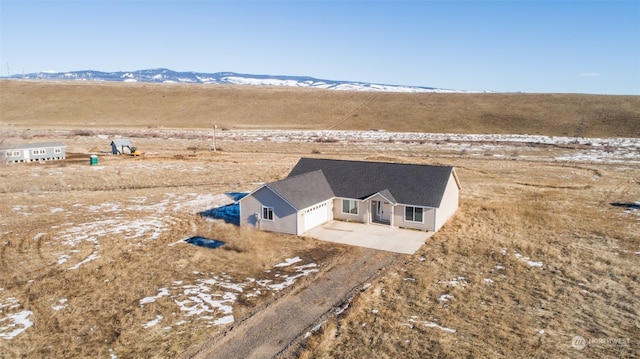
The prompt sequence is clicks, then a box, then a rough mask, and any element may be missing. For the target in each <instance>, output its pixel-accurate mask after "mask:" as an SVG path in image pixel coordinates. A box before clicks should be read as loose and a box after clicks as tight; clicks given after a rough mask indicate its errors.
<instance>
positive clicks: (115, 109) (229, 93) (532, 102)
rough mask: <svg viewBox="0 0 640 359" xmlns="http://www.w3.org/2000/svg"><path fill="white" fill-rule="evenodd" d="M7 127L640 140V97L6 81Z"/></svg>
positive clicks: (1, 87) (2, 99) (2, 84)
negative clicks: (378, 131)
mask: <svg viewBox="0 0 640 359" xmlns="http://www.w3.org/2000/svg"><path fill="white" fill-rule="evenodd" d="M0 107H1V108H2V112H1V113H0V123H5V124H7V125H11V126H18V127H32V128H33V127H45V128H59V127H62V128H72V129H77V130H78V131H81V134H82V133H88V132H90V131H91V129H92V128H132V127H133V128H146V129H149V130H153V129H157V128H211V126H212V124H213V123H216V124H217V125H218V126H219V128H220V129H221V130H222V129H224V128H229V129H242V128H273V129H280V128H294V129H300V128H307V129H329V128H331V129H338V130H369V129H381V130H387V131H409V132H432V133H519V134H544V135H560V136H579V137H610V136H618V137H619V136H622V137H640V125H639V124H640V96H605V95H578V94H410V93H368V92H364V93H363V92H349V91H327V90H314V89H289V88H263V87H259V88H254V87H245V86H221V85H178V84H117V83H77V82H40V81H38V82H31V81H13V80H2V81H0Z"/></svg>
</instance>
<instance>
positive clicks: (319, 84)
mask: <svg viewBox="0 0 640 359" xmlns="http://www.w3.org/2000/svg"><path fill="white" fill-rule="evenodd" d="M2 78H5V79H25V80H57V81H74V80H75V81H104V82H142V83H144V82H147V83H149V82H151V83H188V84H233V85H251V86H285V87H304V88H319V89H326V90H341V91H372V92H414V93H418V92H419V93H425V92H432V93H474V92H477V91H467V90H452V89H444V88H436V87H426V86H403V85H388V84H378V83H369V82H361V81H341V80H326V79H318V78H314V77H310V76H289V75H257V74H243V73H237V72H229V71H225V72H214V73H206V72H195V71H182V72H181V71H173V70H170V69H167V68H156V69H144V70H136V71H115V72H104V71H96V70H81V71H65V72H57V71H42V72H35V73H30V74H22V75H10V76H5V77H2Z"/></svg>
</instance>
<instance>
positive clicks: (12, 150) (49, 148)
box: [0, 142, 66, 163]
mask: <svg viewBox="0 0 640 359" xmlns="http://www.w3.org/2000/svg"><path fill="white" fill-rule="evenodd" d="M65 158H66V146H65V145H64V144H62V143H60V142H40V143H25V144H17V145H7V146H2V147H1V148H0V162H3V163H19V162H34V161H35V162H38V161H56V160H64V159H65Z"/></svg>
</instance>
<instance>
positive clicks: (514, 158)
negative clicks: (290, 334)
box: [0, 81, 640, 358]
mask: <svg viewBox="0 0 640 359" xmlns="http://www.w3.org/2000/svg"><path fill="white" fill-rule="evenodd" d="M0 109H1V111H0V132H1V133H2V140H4V141H5V142H6V143H16V142H18V143H24V142H37V141H49V140H59V141H63V142H64V143H65V144H66V145H67V152H68V154H69V157H68V159H67V160H66V161H60V162H47V163H27V164H13V165H1V166H0V357H6V358H23V357H24V358H41V357H58V358H62V357H65V358H66V357H78V358H85V357H99V358H108V357H111V358H116V357H117V358H134V357H155V358H166V357H176V356H178V355H179V354H180V353H183V352H184V351H186V350H187V349H188V348H190V347H192V346H194V345H197V344H199V343H202V342H203V341H204V340H205V339H206V338H207V337H208V336H211V335H213V334H215V333H219V332H220V331H222V330H225V328H228V326H229V325H230V323H231V322H232V320H239V319H240V318H242V317H243V316H246V315H250V314H251V313H252V312H254V311H256V310H259V309H260V308H262V307H264V306H265V305H267V304H268V303H269V301H272V300H275V299H277V298H278V296H280V295H281V294H282V293H284V292H286V291H287V290H292V289H293V288H295V287H296V286H301V285H305V283H307V282H308V281H306V280H305V278H312V277H313V276H314V275H316V274H317V273H318V272H321V271H322V270H323V268H325V267H326V266H327V265H329V264H330V263H331V262H332V261H333V260H334V259H335V258H337V257H338V256H349V255H352V252H351V251H350V249H349V248H347V247H342V246H337V245H334V244H329V243H323V242H319V241H315V240H312V239H302V238H299V237H294V236H287V235H280V234H273V233H263V232H257V231H254V230H250V229H246V228H237V227H235V226H233V225H230V224H225V223H221V222H218V221H211V220H209V219H206V218H203V217H201V216H200V215H198V213H199V212H200V211H203V210H206V209H210V208H212V207H216V206H219V205H223V204H226V203H229V202H230V201H231V200H230V199H229V198H228V197H227V196H225V195H224V193H225V192H230V191H231V192H234V191H249V190H251V189H253V188H255V187H256V186H257V185H258V184H259V183H262V182H266V181H272V180H275V179H279V178H282V177H283V176H285V175H286V174H287V173H288V171H289V170H290V169H291V167H292V166H293V164H295V163H296V162H297V160H298V159H299V158H300V157H301V156H318V157H330V158H344V159H361V160H384V161H399V162H409V163H428V164H447V165H453V166H456V168H457V170H458V174H459V176H460V178H461V181H462V184H463V189H462V194H461V205H460V209H459V212H458V213H457V215H456V216H455V217H454V219H453V220H452V221H450V222H449V223H448V224H447V225H445V227H444V228H443V229H442V230H441V231H440V232H439V233H437V234H436V235H434V236H433V237H432V238H431V239H430V240H429V241H428V242H427V243H425V245H424V246H423V247H422V248H421V249H420V250H419V251H418V253H416V254H415V255H413V256H406V258H405V259H404V260H403V261H400V262H397V263H396V264H395V265H394V266H393V267H390V268H388V269H387V270H386V271H385V272H384V273H382V274H381V275H380V276H379V277H378V278H377V279H375V280H374V281H373V282H372V283H371V286H369V287H368V288H367V289H366V290H365V291H363V292H362V293H360V295H359V296H357V297H356V298H355V299H354V300H353V302H352V303H351V305H350V307H349V309H348V310H347V311H345V312H343V313H342V314H340V315H339V316H337V317H333V318H331V319H330V320H328V321H327V322H325V323H324V324H323V325H322V326H321V327H320V329H319V330H318V331H316V332H315V334H313V335H312V336H310V337H309V338H308V339H307V340H306V341H305V342H303V344H302V346H301V347H300V348H297V349H296V350H295V351H294V353H295V354H294V355H296V356H299V357H304V358H333V357H354V358H355V357H358V358H363V357H364V358H370V357H376V358H394V357H409V358H421V357H425V356H427V357H429V356H433V357H456V358H457V357H506V358H510V357H558V358H560V357H584V358H594V357H602V358H605V357H616V358H622V357H634V356H636V355H637V352H638V348H639V346H640V344H639V343H640V319H639V318H640V313H639V311H640V309H639V308H640V284H639V283H640V265H639V264H640V263H639V262H640V231H639V230H638V228H640V208H638V206H639V202H640V142H639V141H638V140H637V139H636V140H634V139H630V140H629V141H627V143H626V144H625V145H624V146H622V145H611V144H609V145H607V146H594V145H591V144H584V143H583V144H572V145H566V144H562V145H548V144H536V143H530V142H523V143H513V142H504V143H502V142H496V141H478V142H472V143H470V142H467V141H466V140H465V141H457V140H452V139H448V140H442V141H423V140H420V141H409V140H407V141H399V140H393V139H387V138H381V137H372V138H369V139H363V137H362V134H361V133H354V134H353V137H349V139H347V140H342V139H340V140H337V139H335V138H331V139H328V138H318V137H314V138H309V140H307V141H305V140H294V138H293V135H292V134H291V132H286V135H283V138H276V137H277V136H278V133H279V132H252V133H247V132H243V130H245V129H251V128H253V129H278V130H280V129H294V130H316V129H329V128H332V129H336V130H368V129H373V128H375V129H381V130H387V131H412V132H442V133H456V132H459V133H479V134H482V133H528V134H544V135H554V136H568V137H574V136H576V135H577V136H580V137H582V136H585V137H602V138H609V137H632V138H634V137H635V138H638V137H640V117H639V116H640V115H639V114H640V99H639V98H638V97H633V96H589V95H528V94H474V95H456V94H420V95H418V94H372V93H336V92H329V91H315V90H311V91H310V90H292V89H279V88H244V87H216V86H181V85H175V86H174V85H170V86H161V85H139V84H138V85H131V84H119V85H116V84H84V83H83V84H76V83H72V84H66V83H65V84H55V83H40V82H17V81H0ZM399 119H402V121H399ZM437 119H446V121H438V120H437ZM212 121H215V122H216V123H217V124H218V125H219V126H220V127H224V129H225V131H220V132H221V133H220V139H219V141H218V147H219V149H221V150H220V151H217V152H213V151H211V150H210V147H211V138H210V137H209V136H210V132H209V130H207V129H208V128H210V124H211V122H212ZM282 133H285V132H282ZM310 133H311V132H310ZM349 134H350V133H344V134H341V135H344V136H349ZM316 135H317V134H315V135H314V136H316ZM114 136H123V137H131V138H133V139H134V141H133V142H134V145H136V146H139V147H140V149H141V150H142V152H143V153H144V155H143V156H141V157H139V158H133V157H118V156H112V155H107V154H104V153H103V152H105V151H107V150H108V148H109V142H110V139H111V138H113V137H114ZM300 136H302V137H304V136H306V135H305V133H303V132H301V134H300ZM593 142H594V143H595V142H597V140H595V139H594V140H593ZM601 142H602V141H601ZM90 153H97V154H99V158H100V162H99V165H98V166H89V163H88V156H89V154H90ZM195 235H200V236H205V237H209V238H214V239H219V240H223V241H225V242H226V244H225V245H224V246H223V247H220V248H218V249H209V248H202V247H196V246H193V245H190V244H187V243H185V242H184V239H186V238H188V237H190V236H195ZM296 257H299V259H300V261H299V262H297V259H296V260H292V259H293V258H296ZM294 261H296V263H293V262H294ZM278 265H279V266H278ZM576 336H581V337H583V338H584V339H585V342H584V344H585V346H584V348H582V349H577V348H576V347H575V346H574V345H572V340H573V339H574V337H576ZM577 344H579V343H577Z"/></svg>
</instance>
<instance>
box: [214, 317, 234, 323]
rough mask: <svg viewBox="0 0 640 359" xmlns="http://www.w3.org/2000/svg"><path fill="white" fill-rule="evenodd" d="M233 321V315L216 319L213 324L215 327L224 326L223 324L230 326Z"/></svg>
mask: <svg viewBox="0 0 640 359" xmlns="http://www.w3.org/2000/svg"><path fill="white" fill-rule="evenodd" d="M233 321H234V319H233V315H227V316H224V317H222V318H219V319H216V320H215V321H214V322H213V324H215V325H225V324H231V323H233Z"/></svg>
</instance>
